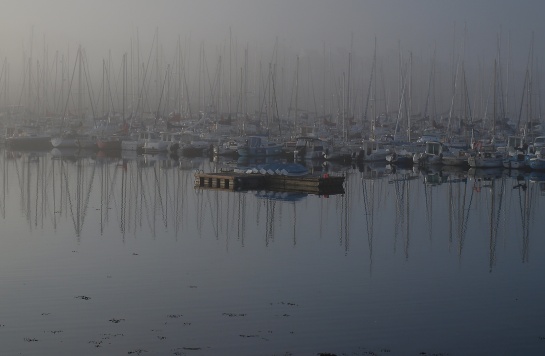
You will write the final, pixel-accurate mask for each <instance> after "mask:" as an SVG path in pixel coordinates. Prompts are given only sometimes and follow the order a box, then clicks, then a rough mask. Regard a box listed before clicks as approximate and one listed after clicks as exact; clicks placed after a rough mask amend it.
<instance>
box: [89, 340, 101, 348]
mask: <svg viewBox="0 0 545 356" xmlns="http://www.w3.org/2000/svg"><path fill="white" fill-rule="evenodd" d="M89 344H93V346H94V347H100V345H101V344H102V340H101V341H89Z"/></svg>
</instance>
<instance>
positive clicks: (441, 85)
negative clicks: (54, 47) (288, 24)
mask: <svg viewBox="0 0 545 356" xmlns="http://www.w3.org/2000/svg"><path fill="white" fill-rule="evenodd" d="M231 36H232V35H231V34H230V38H229V41H226V43H225V46H224V47H223V49H222V50H220V51H215V52H214V53H213V54H210V52H207V49H208V48H207V47H206V46H205V45H204V44H202V43H201V44H200V45H199V46H198V56H196V57H197V58H195V55H194V52H195V51H193V52H191V51H190V49H191V43H190V42H189V41H186V42H185V43H182V41H181V40H178V43H176V44H175V45H174V46H172V48H173V53H174V57H173V59H172V60H167V57H166V56H165V55H164V54H162V53H161V51H160V48H161V46H162V45H164V44H163V43H161V42H160V38H159V33H158V31H156V33H155V34H154V36H153V40H152V42H151V44H150V45H149V47H148V49H147V51H148V52H147V55H144V54H143V52H144V51H143V50H141V49H140V46H138V49H139V50H138V51H135V50H134V48H132V47H131V50H130V51H127V52H125V53H124V54H123V55H122V57H121V58H120V60H118V61H116V60H115V59H114V58H112V56H110V57H109V58H108V59H103V60H102V62H101V65H100V66H96V64H95V63H94V62H93V63H91V60H90V58H89V55H88V53H87V52H86V50H85V49H84V48H82V47H81V46H80V47H78V48H77V50H76V52H75V56H74V53H70V52H67V53H62V52H59V51H57V52H55V55H54V56H51V55H50V53H49V51H48V48H47V46H46V44H43V47H44V52H43V56H41V58H39V59H38V58H36V57H37V56H34V57H33V56H25V61H24V66H23V72H22V74H21V79H20V81H15V80H13V77H14V73H10V66H9V62H8V60H7V59H6V60H5V61H4V63H3V66H2V70H1V72H0V74H1V75H0V103H1V105H0V125H1V130H0V132H1V133H2V135H1V141H2V143H3V144H4V145H5V146H6V147H7V148H9V149H12V150H19V149H44V150H51V149H56V150H81V151H94V152H106V153H114V154H121V152H123V154H125V155H127V154H135V155H138V154H142V153H153V154H163V153H166V154H171V155H174V156H178V157H182V156H185V157H194V156H195V157H196V156H203V155H208V156H210V155H216V156H225V157H233V158H238V157H242V158H255V157H257V158H264V157H265V158H268V157H278V158H281V159H286V160H289V161H291V160H295V161H302V160H320V161H326V162H343V163H354V164H358V163H364V162H389V163H391V164H394V165H399V166H411V165H416V166H423V167H427V166H437V165H445V166H466V167H473V168H497V167H505V168H508V169H518V170H529V171H530V170H536V171H541V170H545V158H544V156H543V155H544V154H545V152H544V151H543V150H544V148H543V147H544V141H545V132H544V130H543V126H542V125H543V122H542V116H541V104H540V90H539V86H540V80H539V79H540V73H539V71H538V66H537V64H536V61H535V58H534V57H535V55H534V49H533V46H534V44H533V37H532V44H531V47H530V49H529V53H528V57H527V63H526V67H525V68H524V75H523V76H518V77H516V76H515V74H514V71H513V70H512V68H511V63H510V61H509V58H510V57H509V56H507V55H505V54H504V52H502V51H501V49H502V48H501V45H502V40H501V38H500V39H499V40H498V51H497V54H496V55H495V56H494V58H491V59H490V61H489V63H488V65H485V66H482V67H480V68H479V69H478V70H477V69H475V68H473V67H471V66H470V65H469V64H468V63H467V61H466V60H465V58H464V57H465V56H466V55H465V41H466V37H464V38H463V39H462V40H461V44H460V48H459V49H458V48H456V47H457V46H455V48H453V51H454V55H453V57H452V65H451V69H450V73H449V75H448V76H449V77H450V79H448V80H445V79H444V75H443V76H440V74H444V73H440V68H441V71H446V72H448V71H447V70H446V69H444V68H443V67H444V63H441V62H440V61H439V60H438V59H437V57H436V49H435V48H434V50H433V52H432V53H431V54H430V55H429V58H423V57H419V58H416V57H415V56H414V55H413V53H412V52H411V51H407V50H402V49H401V47H400V49H399V54H398V57H399V58H398V61H397V62H398V63H397V65H395V66H393V65H392V64H391V63H390V62H388V61H386V60H385V59H384V58H381V57H380V53H379V48H378V40H377V39H376V38H375V40H374V49H373V53H367V56H366V57H365V59H364V58H362V57H361V55H360V56H356V55H355V53H354V51H353V50H350V51H348V52H346V53H342V54H338V53H337V54H333V53H331V51H330V53H328V51H327V48H326V47H325V46H324V50H323V53H322V55H321V56H320V55H316V57H313V58H307V57H304V58H300V56H299V55H296V56H293V57H291V58H289V57H288V55H289V53H290V52H289V51H287V49H285V48H283V46H282V45H281V44H280V43H279V42H278V41H277V42H276V43H275V44H274V45H273V47H272V49H271V50H270V53H268V54H269V55H270V56H262V57H257V56H256V55H255V53H254V52H252V51H256V52H257V49H256V48H253V47H252V46H250V45H245V46H240V45H239V44H237V43H236V41H233V39H232V37H231ZM142 47H144V46H142ZM193 49H194V48H193ZM31 53H32V51H31ZM191 53H193V56H191V55H190V54H191ZM280 56H282V57H284V58H288V59H286V60H283V61H280V60H279V59H278V58H279V57H280ZM235 58H236V60H235ZM241 58H242V61H241ZM339 63H340V64H339ZM97 67H99V68H98V69H99V70H97ZM396 67H397V68H396ZM417 72H418V73H419V75H416V74H415V73H417ZM423 73H425V75H424V74H423ZM517 73H518V72H517ZM15 75H16V74H15ZM445 87H448V89H445ZM14 93H19V95H18V96H17V100H15V94H14ZM393 93H395V94H393ZM417 93H418V94H417ZM14 102H17V105H14V104H13V103H14ZM394 108H395V109H394Z"/></svg>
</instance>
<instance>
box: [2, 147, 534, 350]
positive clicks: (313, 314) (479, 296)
mask: <svg viewBox="0 0 545 356" xmlns="http://www.w3.org/2000/svg"><path fill="white" fill-rule="evenodd" d="M1 160H2V162H1V166H2V175H1V180H2V199H1V205H0V210H1V225H0V226H1V227H0V233H1V243H2V247H1V248H0V294H1V296H2V297H1V298H0V345H1V346H0V350H1V351H2V353H3V354H17V353H22V354H41V355H43V354H104V355H110V354H127V353H128V354H131V353H132V354H142V353H148V354H177V355H182V354H189V353H191V354H237V355H255V354H270V355H273V354H294V355H300V354H309V355H315V354H318V353H327V352H329V353H335V354H343V353H345V354H364V353H375V354H385V353H388V354H390V355H406V354H418V353H423V352H425V353H427V354H429V353H435V354H541V353H544V352H545V341H544V340H545V324H544V323H543V321H542V320H543V319H544V317H545V307H544V306H543V303H542V302H543V300H545V290H544V287H542V283H540V282H541V280H542V271H543V270H545V258H544V256H545V241H544V239H543V238H542V235H543V231H544V229H545V219H543V208H544V205H545V182H544V177H543V175H539V174H526V173H518V172H505V171H503V170H499V171H482V170H469V171H460V170H454V171H446V170H437V171H418V170H411V169H405V170H401V169H391V167H385V166H383V165H377V166H361V167H357V168H356V167H335V166H330V167H328V169H330V170H335V169H341V170H343V171H344V174H346V181H345V192H346V193H345V194H343V195H332V196H328V197H326V196H317V195H311V194H299V193H278V192H276V193H273V192H265V191H247V192H229V191H220V190H201V189H195V188H194V175H193V174H194V171H195V169H203V170H204V171H213V170H215V169H217V166H215V163H214V162H210V161H209V160H208V159H202V158H195V159H192V160H190V159H187V158H179V159H178V158H176V159H171V158H170V157H167V156H161V155H159V156H135V157H123V156H120V155H118V156H108V155H102V154H98V155H97V154H96V153H91V152H89V153H85V152H71V153H69V154H68V153H66V152H53V151H52V152H13V151H11V152H10V151H5V150H4V151H2V155H1Z"/></svg>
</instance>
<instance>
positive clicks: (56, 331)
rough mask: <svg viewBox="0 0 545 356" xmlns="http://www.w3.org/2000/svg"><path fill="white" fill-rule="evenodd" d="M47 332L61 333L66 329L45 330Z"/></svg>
mask: <svg viewBox="0 0 545 356" xmlns="http://www.w3.org/2000/svg"><path fill="white" fill-rule="evenodd" d="M47 332H50V333H51V334H59V333H62V332H64V331H62V330H51V331H44V333H47Z"/></svg>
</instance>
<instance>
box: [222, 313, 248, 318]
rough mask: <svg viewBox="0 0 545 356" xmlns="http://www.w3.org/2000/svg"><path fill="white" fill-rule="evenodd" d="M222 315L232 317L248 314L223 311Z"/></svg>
mask: <svg viewBox="0 0 545 356" xmlns="http://www.w3.org/2000/svg"><path fill="white" fill-rule="evenodd" d="M222 315H225V316H228V317H230V318H234V317H238V316H246V314H244V313H239V314H235V313H223V314H222Z"/></svg>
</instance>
